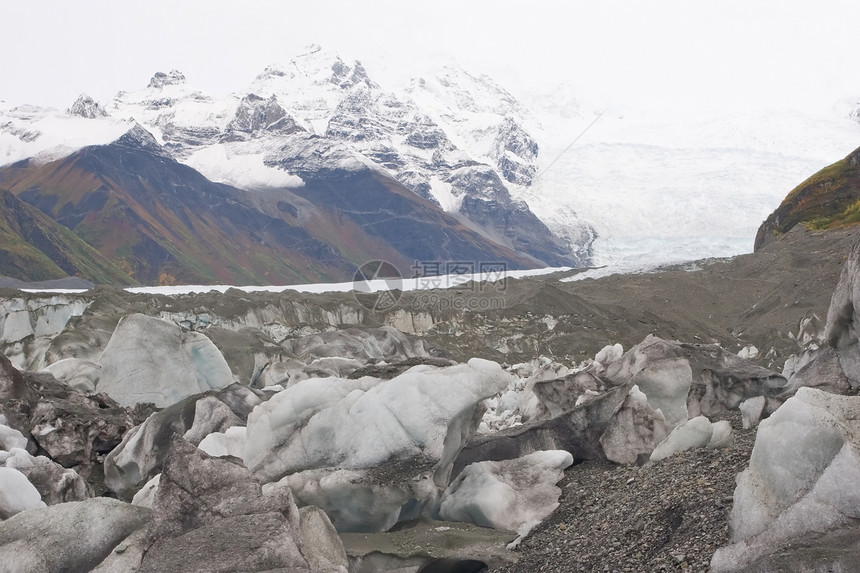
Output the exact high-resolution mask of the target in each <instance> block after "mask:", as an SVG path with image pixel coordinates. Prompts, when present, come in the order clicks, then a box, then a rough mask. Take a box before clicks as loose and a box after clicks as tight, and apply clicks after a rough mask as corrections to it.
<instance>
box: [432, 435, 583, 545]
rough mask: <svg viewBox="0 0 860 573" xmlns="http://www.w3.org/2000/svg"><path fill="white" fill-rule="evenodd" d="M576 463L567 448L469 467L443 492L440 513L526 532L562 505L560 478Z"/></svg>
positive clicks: (477, 523) (449, 517)
mask: <svg viewBox="0 0 860 573" xmlns="http://www.w3.org/2000/svg"><path fill="white" fill-rule="evenodd" d="M572 463H573V456H571V455H570V454H569V453H567V452H565V451H560V450H555V451H542V452H534V453H532V454H529V455H527V456H523V457H521V458H517V459H514V460H505V461H499V462H489V461H488V462H477V463H474V464H470V465H468V466H466V467H465V468H464V469H463V471H462V472H460V475H458V476H457V478H456V479H455V480H454V481H453V482H451V485H449V486H448V488H447V489H446V490H445V493H444V494H443V495H442V501H441V504H440V506H439V517H441V518H442V519H444V520H446V521H464V522H467V523H474V524H476V525H481V526H483V527H492V528H494V529H505V530H509V531H516V532H517V533H518V534H519V535H520V536H525V535H527V534H528V532H529V531H531V530H532V529H533V528H534V527H535V526H536V525H537V524H538V523H540V522H541V521H542V520H543V519H545V518H546V517H547V516H548V515H549V514H550V513H552V512H553V511H554V510H555V508H557V507H558V498H559V496H561V488H559V487H557V486H556V483H557V482H558V481H559V480H560V479H561V478H562V476H563V475H564V469H565V468H567V467H568V466H570V465H571V464H572Z"/></svg>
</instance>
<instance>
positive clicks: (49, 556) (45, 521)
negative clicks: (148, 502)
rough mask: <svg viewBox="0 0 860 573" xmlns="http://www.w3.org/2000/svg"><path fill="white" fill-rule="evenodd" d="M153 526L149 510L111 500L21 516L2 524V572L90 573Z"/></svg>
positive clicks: (60, 506) (65, 505)
mask: <svg viewBox="0 0 860 573" xmlns="http://www.w3.org/2000/svg"><path fill="white" fill-rule="evenodd" d="M10 471H12V470H10ZM148 520H149V510H148V509H144V508H141V507H135V506H133V505H131V504H128V503H123V502H121V501H118V500H115V499H110V498H106V497H94V498H92V499H88V500H86V501H73V502H69V503H60V504H57V505H52V506H50V507H45V508H42V509H30V510H27V511H22V512H21V513H19V514H17V515H15V516H13V517H11V518H10V519H7V520H6V521H4V522H2V523H0V571H2V572H4V573H5V572H8V573H17V572H19V571H27V572H28V573H52V572H54V571H89V570H91V569H92V568H94V567H95V566H96V565H98V564H99V563H101V562H102V561H103V560H104V559H105V558H106V557H107V556H108V555H109V554H110V552H111V551H112V550H113V549H114V547H116V546H117V544H119V543H120V542H122V541H123V540H124V539H125V538H127V537H128V536H129V535H131V534H132V533H133V532H134V531H136V530H138V529H140V528H141V527H143V526H144V525H146V522H147V521H148Z"/></svg>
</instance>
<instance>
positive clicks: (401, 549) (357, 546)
mask: <svg viewBox="0 0 860 573" xmlns="http://www.w3.org/2000/svg"><path fill="white" fill-rule="evenodd" d="M340 536H341V539H342V540H343V545H344V548H345V549H346V553H347V555H348V556H349V571H350V573H379V572H382V571H392V572H394V571H404V570H405V571H431V569H430V568H429V567H430V566H432V565H434V564H437V563H440V562H443V563H447V564H449V565H455V564H465V563H466V562H474V563H479V564H482V565H486V566H490V567H497V566H500V565H503V564H508V563H516V560H517V553H515V552H512V551H508V550H506V549H505V547H506V546H507V545H508V544H509V543H511V542H512V541H513V540H514V539H515V538H516V537H517V534H516V533H513V532H510V531H502V530H497V529H489V528H486V527H477V526H475V525H472V524H469V523H458V522H449V521H433V520H429V519H419V520H413V521H403V522H400V523H398V524H397V525H396V526H395V527H393V528H392V529H391V530H390V531H387V532H385V533H341V534H340ZM424 567H427V569H423V568H424ZM436 570H437V571H460V569H456V568H454V567H451V568H449V569H436ZM475 570H476V571H479V570H480V569H475Z"/></svg>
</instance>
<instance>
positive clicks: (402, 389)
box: [244, 358, 510, 531]
mask: <svg viewBox="0 0 860 573" xmlns="http://www.w3.org/2000/svg"><path fill="white" fill-rule="evenodd" d="M509 382H510V376H509V375H508V374H507V373H505V372H504V371H503V370H502V369H501V367H500V366H499V365H498V364H496V363H494V362H489V361H487V360H481V359H477V358H473V359H471V360H470V361H469V362H468V363H466V364H457V365H454V366H448V367H443V368H439V367H433V366H428V365H419V366H414V367H412V368H410V369H409V370H407V371H406V372H404V373H402V374H400V375H399V376H396V377H394V378H392V379H390V380H380V379H377V378H372V377H364V378H360V379H357V380H348V379H343V378H320V379H313V380H305V381H303V382H299V383H298V384H295V385H293V386H290V387H289V388H287V389H286V390H283V391H281V392H279V393H277V394H276V395H275V396H273V397H272V398H271V399H270V400H269V401H268V402H264V403H262V404H260V405H259V406H257V407H256V408H255V409H254V411H253V412H251V414H250V415H249V417H248V424H247V439H246V443H245V453H244V460H245V464H246V465H247V466H248V468H249V469H251V470H252V471H253V472H254V473H255V474H256V475H257V476H259V477H260V478H261V479H262V480H263V481H264V482H272V481H275V480H279V479H281V481H282V483H284V484H285V485H289V486H290V488H291V489H292V490H293V491H294V493H295V496H296V500H297V501H298V502H300V503H302V504H313V505H318V506H320V507H322V508H323V509H324V510H326V513H328V515H329V516H330V517H331V519H332V522H333V523H334V524H335V526H336V527H337V528H338V530H341V531H344V530H351V531H358V530H362V531H369V530H376V531H381V530H384V529H387V528H388V527H390V526H391V525H393V524H394V523H395V522H396V521H398V520H399V519H409V518H414V517H418V516H419V515H420V514H422V513H425V514H426V512H428V511H431V510H432V506H433V505H434V504H435V503H436V502H437V501H438V496H439V495H440V493H441V491H442V489H444V487H445V486H446V485H447V483H448V479H449V476H450V472H451V467H452V464H453V461H454V457H455V456H456V455H457V454H458V453H459V451H460V449H461V448H462V446H463V444H464V443H465V441H466V440H468V439H469V438H470V437H471V436H472V435H474V433H475V431H476V429H477V427H478V424H479V423H480V420H481V415H482V414H483V409H484V408H483V405H482V404H481V402H482V401H483V400H484V399H486V398H488V397H490V396H493V395H495V394H497V393H499V392H501V391H502V390H504V389H505V388H506V387H507V386H508V384H509Z"/></svg>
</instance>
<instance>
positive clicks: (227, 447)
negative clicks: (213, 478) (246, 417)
mask: <svg viewBox="0 0 860 573" xmlns="http://www.w3.org/2000/svg"><path fill="white" fill-rule="evenodd" d="M246 437H247V428H245V427H244V426H233V427H232V428H227V430H226V431H224V432H213V433H211V434H209V435H208V436H206V437H205V438H203V439H202V440H201V441H200V443H199V444H198V446H197V447H199V448H200V449H201V450H203V451H204V452H206V453H207V454H209V455H210V456H212V457H215V458H217V457H223V456H233V457H234V458H239V459H242V456H243V455H244V453H245V441H246Z"/></svg>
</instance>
